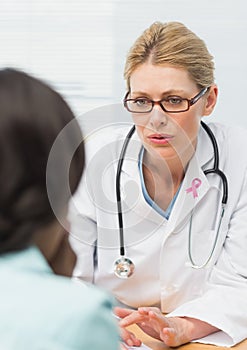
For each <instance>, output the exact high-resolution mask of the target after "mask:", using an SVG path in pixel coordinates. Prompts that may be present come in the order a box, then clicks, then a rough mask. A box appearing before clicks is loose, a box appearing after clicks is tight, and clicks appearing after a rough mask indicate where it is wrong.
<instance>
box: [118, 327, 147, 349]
mask: <svg viewBox="0 0 247 350" xmlns="http://www.w3.org/2000/svg"><path fill="white" fill-rule="evenodd" d="M120 336H121V339H122V340H123V341H124V342H125V343H126V344H128V345H129V346H140V345H141V343H142V342H141V340H140V339H137V338H136V336H135V335H134V334H133V333H132V332H130V331H128V330H127V329H125V328H120Z"/></svg>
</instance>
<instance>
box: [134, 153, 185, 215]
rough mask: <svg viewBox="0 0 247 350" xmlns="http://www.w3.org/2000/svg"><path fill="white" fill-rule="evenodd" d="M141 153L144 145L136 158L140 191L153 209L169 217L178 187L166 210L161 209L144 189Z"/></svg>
mask: <svg viewBox="0 0 247 350" xmlns="http://www.w3.org/2000/svg"><path fill="white" fill-rule="evenodd" d="M143 154H144V147H142V149H141V151H140V154H139V160H138V167H139V172H140V179H141V186H142V193H143V196H144V198H145V201H146V202H147V203H148V204H149V205H150V206H151V207H152V208H153V209H154V210H156V211H157V212H158V213H159V214H160V215H162V216H163V217H165V218H166V219H167V220H168V219H169V217H170V214H171V211H172V208H173V206H174V203H175V201H176V199H177V196H178V193H179V189H180V187H179V188H178V190H177V192H176V193H175V196H174V197H173V198H172V200H171V202H170V204H169V206H168V207H167V209H166V210H163V209H161V208H160V207H159V206H158V205H157V204H156V203H155V202H154V201H153V200H152V198H151V197H150V196H149V194H148V191H147V189H146V186H145V182H144V177H143V170H142V163H143Z"/></svg>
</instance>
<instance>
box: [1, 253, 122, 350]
mask: <svg viewBox="0 0 247 350" xmlns="http://www.w3.org/2000/svg"><path fill="white" fill-rule="evenodd" d="M0 280H1V292H0V295H1V299H0V315H1V322H0V349H2V350H12V349H15V350H17V349H18V350H29V349H30V350H31V349H32V350H37V349H40V350H65V349H66V350H70V349H71V350H76V349H78V350H79V349H80V350H89V349H90V350H96V349H97V350H98V349H107V350H116V349H119V341H118V332H117V325H116V321H115V320H114V319H113V316H112V300H111V298H110V297H109V296H108V295H107V294H105V293H104V292H103V291H101V290H98V289H95V287H93V286H90V287H88V286H84V285H82V284H79V283H75V282H73V281H72V280H71V279H69V278H66V277H62V276H57V275H55V274H54V273H53V272H52V270H51V269H50V267H49V265H48V263H47V261H46V260H45V258H44V257H43V255H42V254H41V252H40V251H39V250H38V248H36V247H31V248H28V249H26V250H24V251H21V252H17V253H16V252H15V253H11V254H5V255H2V256H0Z"/></svg>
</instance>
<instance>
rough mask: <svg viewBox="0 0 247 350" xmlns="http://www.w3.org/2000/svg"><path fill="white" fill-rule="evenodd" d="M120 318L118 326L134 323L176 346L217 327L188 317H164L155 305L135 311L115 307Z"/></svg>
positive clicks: (204, 334) (153, 335)
mask: <svg viewBox="0 0 247 350" xmlns="http://www.w3.org/2000/svg"><path fill="white" fill-rule="evenodd" d="M115 313H116V315H117V316H118V317H120V318H122V320H121V321H120V322H119V325H120V327H127V326H130V325H131V324H134V323H136V324H137V325H138V326H139V327H140V328H141V329H142V330H143V331H144V332H145V333H147V334H148V335H150V336H151V337H153V338H156V339H159V340H161V341H163V342H164V343H165V344H166V345H168V346H171V347H176V346H179V345H182V344H185V343H188V342H189V341H191V340H193V339H196V338H200V337H203V336H206V335H208V334H210V333H212V332H215V331H217V330H218V329H217V328H215V327H213V326H211V325H209V324H208V323H206V322H203V321H200V320H197V319H194V318H189V317H165V316H164V315H163V314H162V313H161V311H160V310H159V309H158V308H156V307H140V308H138V310H137V311H133V310H128V309H123V308H115Z"/></svg>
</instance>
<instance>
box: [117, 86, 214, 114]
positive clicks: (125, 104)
mask: <svg viewBox="0 0 247 350" xmlns="http://www.w3.org/2000/svg"><path fill="white" fill-rule="evenodd" d="M209 89H210V86H208V87H204V88H203V89H202V90H201V91H199V93H198V94H197V95H195V96H194V97H192V98H191V99H188V98H182V97H181V100H183V101H187V102H188V108H187V109H183V110H181V111H168V110H166V109H165V107H164V106H163V105H162V102H163V101H166V100H167V98H163V99H162V100H158V101H153V100H151V99H149V98H146V97H143V99H146V100H148V101H149V102H151V103H152V108H151V109H150V111H146V112H133V111H131V110H129V108H128V106H127V102H128V101H136V100H138V98H127V96H128V95H129V93H130V91H128V92H127V93H126V95H125V97H124V100H123V103H124V107H125V108H126V109H127V111H128V112H130V113H137V114H144V113H150V112H152V110H153V108H154V105H156V104H158V105H159V106H160V107H161V109H162V110H163V111H164V112H166V113H182V112H187V111H188V110H189V109H190V107H191V106H193V105H194V104H195V103H196V102H197V101H198V100H199V99H200V98H201V97H202V96H204V95H205V94H206V92H207V91H208V90H209ZM178 97H180V96H178ZM140 99H141V98H140Z"/></svg>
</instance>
